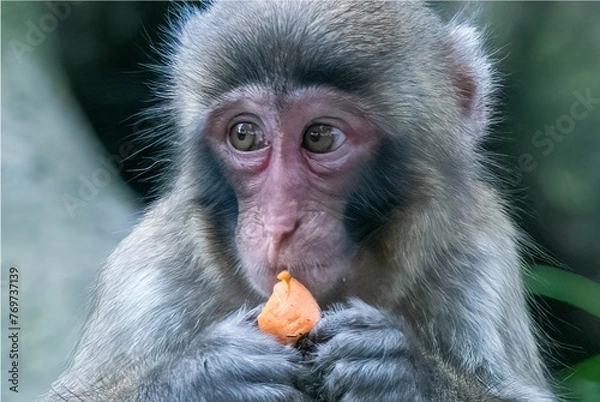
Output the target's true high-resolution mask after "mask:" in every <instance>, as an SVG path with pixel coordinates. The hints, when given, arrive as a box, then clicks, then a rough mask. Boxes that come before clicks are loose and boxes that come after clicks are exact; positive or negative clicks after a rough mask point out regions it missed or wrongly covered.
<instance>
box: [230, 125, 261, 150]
mask: <svg viewBox="0 0 600 402" xmlns="http://www.w3.org/2000/svg"><path fill="white" fill-rule="evenodd" d="M229 142H230V143H231V145H232V146H233V147H234V148H235V149H237V150H238V151H243V152H248V151H255V150H257V149H259V148H262V147H264V146H265V145H266V141H265V139H264V137H263V133H262V130H261V129H260V127H259V126H258V125H256V124H254V123H250V122H243V123H237V124H236V125H235V126H233V127H232V128H231V130H230V131H229Z"/></svg>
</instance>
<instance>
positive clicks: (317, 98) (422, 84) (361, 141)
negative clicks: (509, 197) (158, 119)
mask: <svg viewBox="0 0 600 402" xmlns="http://www.w3.org/2000/svg"><path fill="white" fill-rule="evenodd" d="M225 3H227V4H226V5H222V4H219V3H217V4H215V5H213V6H211V7H210V8H209V9H208V11H206V12H204V15H203V16H202V18H189V19H185V18H184V22H183V23H182V24H181V27H180V28H179V30H178V31H177V35H175V37H176V38H177V40H176V41H175V42H176V44H175V45H174V47H173V48H172V51H171V52H170V61H169V68H168V70H169V75H170V81H169V86H168V87H167V90H166V91H165V93H166V94H167V105H168V106H167V108H168V109H169V111H170V112H171V113H172V114H173V115H174V116H176V119H175V120H176V121H177V122H178V127H177V130H178V131H179V133H180V135H179V137H178V145H179V148H178V150H177V154H178V155H182V156H181V158H183V159H184V161H185V163H182V164H181V165H183V166H186V168H185V169H181V171H180V172H179V180H180V181H183V182H185V183H186V185H185V186H179V188H183V187H185V188H188V189H189V192H188V196H189V197H194V198H195V199H196V200H197V203H198V205H199V206H200V207H201V208H203V210H204V211H206V214H207V216H208V217H209V220H211V222H212V227H211V229H210V231H211V235H212V236H213V244H214V245H218V246H215V248H218V249H220V251H219V252H221V253H224V254H227V255H228V256H229V257H228V258H229V260H230V261H231V262H232V263H231V265H233V267H232V272H234V271H235V272H236V273H242V274H243V275H241V276H242V277H244V278H245V280H246V281H247V282H248V283H249V284H250V285H251V287H252V288H253V289H254V290H255V291H257V292H258V293H259V294H262V295H267V294H269V293H270V291H271V288H272V286H273V284H274V283H275V282H276V275H277V273H278V272H280V271H282V270H284V269H287V270H289V271H290V272H291V274H292V275H293V276H295V277H297V278H298V279H299V280H300V281H301V282H303V283H304V284H305V285H306V286H307V287H308V288H309V289H310V290H311V291H312V292H313V293H315V295H316V296H317V297H318V298H321V299H322V298H325V297H326V296H327V295H328V294H332V293H335V294H336V295H338V296H342V295H344V294H346V293H352V294H360V283H361V280H369V281H383V282H385V280H386V279H385V278H386V276H385V275H384V274H385V272H386V270H387V269H389V265H390V263H389V261H392V260H396V261H398V260H401V258H402V256H401V255H398V251H396V250H399V249H401V248H398V247H397V246H398V244H400V243H401V242H402V241H409V240H405V239H406V236H408V234H411V235H412V236H417V237H418V236H421V237H422V238H423V239H422V240H424V242H423V243H421V244H427V242H431V244H432V250H433V249H435V245H434V243H435V242H436V241H437V240H439V239H436V238H434V237H433V235H429V234H427V233H421V232H419V231H417V230H413V228H411V226H410V222H409V221H408V220H407V221H404V219H405V218H404V215H405V211H407V210H412V211H413V213H414V211H415V210H417V211H418V210H419V209H423V208H432V206H431V205H432V204H431V203H432V200H433V199H435V198H436V197H437V198H438V199H443V201H444V202H447V203H448V204H449V206H448V207H444V208H453V206H452V205H453V203H452V201H451V200H452V198H453V197H455V193H456V192H461V189H462V188H464V185H465V181H468V180H469V177H470V175H471V174H472V173H471V172H472V170H473V166H474V165H475V164H476V163H477V162H476V160H475V157H474V156H473V155H474V152H473V148H474V147H475V146H476V144H477V138H478V137H479V136H480V134H481V133H482V132H483V130H484V128H485V121H486V120H487V117H486V113H487V92H489V88H487V87H488V86H489V84H488V82H489V78H488V77H484V75H485V74H486V71H487V66H486V65H485V63H483V62H482V61H481V60H483V59H482V58H481V57H477V58H475V57H472V58H471V57H470V56H471V55H473V54H474V53H477V52H479V48H478V45H476V43H477V41H475V40H471V39H473V38H469V32H466V31H460V29H458V28H456V27H454V28H453V27H452V26H451V25H443V24H440V23H439V22H438V21H437V20H436V19H437V18H438V17H436V16H435V15H434V14H433V13H423V11H422V9H421V8H420V6H419V5H413V4H410V3H404V2H395V1H394V2H378V1H375V2H354V1H339V2H338V3H340V4H338V5H337V6H336V7H330V5H329V2H319V3H318V4H314V3H313V4H311V7H310V8H308V9H306V10H305V8H304V7H303V4H304V3H303V2H301V1H299V2H295V1H294V2H291V1H252V2H240V3H238V4H236V6H235V7H232V6H231V2H225ZM273 8H283V9H286V10H284V12H274V11H273V10H272V9H273ZM353 8H356V9H359V10H357V11H354V12H345V9H353ZM278 16H286V19H285V20H279V17H278ZM347 16H352V18H351V19H349V18H348V17H347ZM257 21H258V23H257ZM249 22H251V23H249ZM216 26H218V27H219V29H218V30H215V29H213V27H216ZM448 30H449V31H452V32H450V34H449V32H448ZM458 44H460V45H458ZM472 60H478V63H479V65H473V63H472ZM482 122H483V123H482ZM190 166H191V168H190ZM437 208H441V207H439V206H438V207H437ZM392 224H393V225H392ZM448 224H449V225H450V224H451V222H449V223H448ZM390 230H391V231H392V232H394V233H396V234H395V235H394V233H392V234H391V235H390V233H389V232H390ZM386 231H387V232H388V233H386V237H385V238H386V239H388V240H387V241H386V242H381V241H377V240H378V239H381V238H382V237H381V236H380V234H381V233H383V232H386ZM400 232H402V233H403V235H400V234H399V233H400ZM403 236H404V237H403ZM427 236H430V237H427ZM389 239H392V240H389ZM394 242H396V243H394ZM392 243H394V244H392ZM232 245H233V246H232ZM390 253H395V254H394V255H390ZM395 265H397V266H399V267H400V268H395V269H402V264H401V263H400V264H395ZM405 269H407V270H409V269H410V267H405ZM238 276H239V275H238ZM377 277H379V278H377ZM371 288H376V287H371ZM334 291H335V292H334ZM362 296H363V297H364V298H366V299H369V297H367V296H365V295H362Z"/></svg>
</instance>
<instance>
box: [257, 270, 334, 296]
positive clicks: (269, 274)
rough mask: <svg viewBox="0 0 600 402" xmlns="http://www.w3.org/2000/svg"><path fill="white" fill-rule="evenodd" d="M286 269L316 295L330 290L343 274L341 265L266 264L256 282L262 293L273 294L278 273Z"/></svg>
mask: <svg viewBox="0 0 600 402" xmlns="http://www.w3.org/2000/svg"><path fill="white" fill-rule="evenodd" d="M284 270H287V271H288V272H289V273H290V275H292V276H293V277H294V278H296V279H297V280H298V281H300V282H301V283H302V284H303V285H304V286H306V287H307V288H308V290H310V291H311V292H312V293H313V294H314V295H315V296H317V295H319V294H321V293H323V292H326V291H327V290H329V288H330V287H332V286H333V285H334V284H335V283H336V282H337V280H338V279H339V278H338V277H340V276H341V275H342V274H343V272H342V270H341V269H340V267H337V266H336V265H330V264H324V263H318V264H311V265H310V266H300V265H276V266H265V267H264V271H263V272H262V273H260V274H259V278H256V279H258V280H257V281H256V282H255V286H256V287H257V288H258V290H260V291H261V293H263V294H265V295H269V294H271V292H272V290H273V286H275V284H276V283H277V282H279V280H278V279H277V275H278V274H279V273H280V272H281V271H284Z"/></svg>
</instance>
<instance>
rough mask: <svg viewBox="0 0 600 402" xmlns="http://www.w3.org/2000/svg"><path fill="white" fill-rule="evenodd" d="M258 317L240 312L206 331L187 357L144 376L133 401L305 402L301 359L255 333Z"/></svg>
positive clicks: (263, 335)
mask: <svg viewBox="0 0 600 402" xmlns="http://www.w3.org/2000/svg"><path fill="white" fill-rule="evenodd" d="M256 314H258V310H252V311H250V312H247V311H244V310H242V311H240V312H238V313H236V314H234V315H232V316H230V317H228V318H226V319H225V320H223V321H221V322H219V323H216V324H215V325H213V326H211V327H209V328H207V329H206V333H205V334H204V335H203V336H202V338H201V339H202V342H201V343H200V344H199V345H196V346H195V347H194V348H191V349H190V351H189V352H188V353H186V354H185V356H183V357H181V358H179V359H176V360H175V362H174V363H171V364H169V365H168V366H167V367H160V366H159V367H156V368H154V369H153V370H152V371H151V372H150V373H149V374H148V375H146V376H145V378H144V379H143V380H142V384H141V385H140V387H139V391H138V399H137V400H139V401H159V400H160V401H163V400H164V401H166V400H168V401H177V402H236V401H240V402H241V401H243V402H264V401H273V402H277V401H281V402H284V401H285V402H307V401H309V400H310V399H309V398H308V396H306V395H304V394H303V393H302V392H301V391H300V390H299V389H298V387H297V379H298V377H299V371H300V369H301V366H300V360H301V357H300V355H299V353H298V352H297V351H296V350H295V349H294V348H293V347H291V346H284V345H281V344H280V343H278V342H277V341H276V340H275V338H273V337H272V336H269V335H266V334H263V333H261V332H259V331H258V329H257V328H256V325H255V323H254V322H255V321H256ZM168 360H169V359H168ZM165 395H166V397H165Z"/></svg>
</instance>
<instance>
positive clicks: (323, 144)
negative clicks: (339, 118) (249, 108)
mask: <svg viewBox="0 0 600 402" xmlns="http://www.w3.org/2000/svg"><path fill="white" fill-rule="evenodd" d="M345 139H346V136H345V135H344V133H342V131H341V130H340V129H338V128H336V127H333V126H329V125H327V124H314V125H312V126H310V127H309V128H308V129H307V130H306V131H305V132H304V138H303V139H302V146H303V147H304V149H306V150H307V151H310V152H313V153H315V154H324V153H327V152H331V151H335V150H336V149H338V148H339V147H340V145H342V143H343V142H344V140H345Z"/></svg>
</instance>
